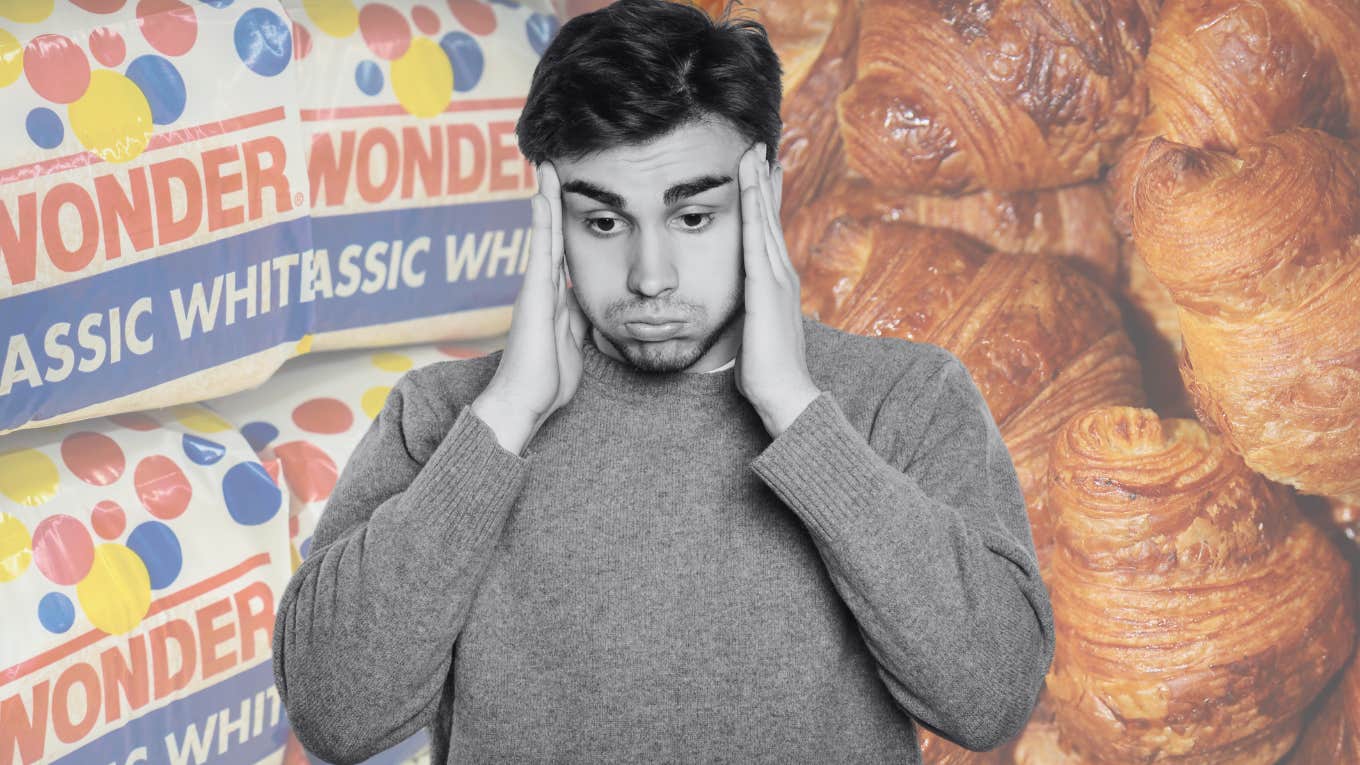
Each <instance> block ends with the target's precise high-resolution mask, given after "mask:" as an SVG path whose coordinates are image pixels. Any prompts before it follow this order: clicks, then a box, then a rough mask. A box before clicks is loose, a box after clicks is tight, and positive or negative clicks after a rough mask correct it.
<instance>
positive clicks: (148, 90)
mask: <svg viewBox="0 0 1360 765" xmlns="http://www.w3.org/2000/svg"><path fill="white" fill-rule="evenodd" d="M127 76H128V79H129V80H132V81H133V82H135V83H137V87H138V88H140V89H141V91H142V94H143V95H145V96H146V101H147V103H148V104H150V105H151V121H152V122H154V123H156V124H157V125H169V124H170V123H172V122H174V121H175V120H177V119H179V117H180V115H181V114H183V113H184V102H185V99H186V94H185V91H184V78H183V77H181V76H180V74H179V70H178V69H176V68H175V65H174V64H172V63H170V61H169V60H167V59H165V58H162V57H160V56H157V55H155V54H153V53H148V54H146V55H145V56H138V57H137V58H135V59H133V60H132V63H131V64H128V68H127Z"/></svg>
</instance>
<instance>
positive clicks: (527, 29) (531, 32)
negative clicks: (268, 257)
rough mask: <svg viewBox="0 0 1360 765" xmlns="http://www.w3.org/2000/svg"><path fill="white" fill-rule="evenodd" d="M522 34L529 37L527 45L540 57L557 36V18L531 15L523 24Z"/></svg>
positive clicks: (538, 14) (544, 14)
mask: <svg viewBox="0 0 1360 765" xmlns="http://www.w3.org/2000/svg"><path fill="white" fill-rule="evenodd" d="M524 33H525V34H527V35H528V36H529V45H530V46H532V47H533V49H534V51H535V52H536V53H538V55H540V56H542V55H543V51H545V50H547V49H548V43H550V42H552V39H553V36H554V35H556V34H557V17H556V16H551V15H549V14H546V13H534V14H531V15H530V16H529V18H528V19H526V20H525V22H524Z"/></svg>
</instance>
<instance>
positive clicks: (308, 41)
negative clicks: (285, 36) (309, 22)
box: [293, 21, 312, 61]
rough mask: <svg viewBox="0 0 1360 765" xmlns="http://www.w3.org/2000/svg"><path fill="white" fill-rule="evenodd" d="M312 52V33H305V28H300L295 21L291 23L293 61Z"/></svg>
mask: <svg viewBox="0 0 1360 765" xmlns="http://www.w3.org/2000/svg"><path fill="white" fill-rule="evenodd" d="M311 50H312V33H311V32H308V31H307V27H304V26H302V25H301V24H299V23H297V22H296V21H294V22H293V60H294V61H296V60H298V59H300V58H303V57H304V56H306V55H307V54H308V53H310V52H311Z"/></svg>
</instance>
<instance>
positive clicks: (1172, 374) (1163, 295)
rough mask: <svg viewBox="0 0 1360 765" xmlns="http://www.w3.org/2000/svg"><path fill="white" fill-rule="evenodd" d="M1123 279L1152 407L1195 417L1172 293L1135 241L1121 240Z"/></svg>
mask: <svg viewBox="0 0 1360 765" xmlns="http://www.w3.org/2000/svg"><path fill="white" fill-rule="evenodd" d="M1119 251H1120V257H1121V266H1122V267H1121V269H1120V274H1121V277H1122V283H1121V284H1120V286H1119V288H1118V295H1119V299H1120V301H1121V305H1123V306H1124V307H1125V326H1126V327H1127V328H1128V332H1129V339H1130V340H1132V341H1133V347H1134V348H1136V349H1137V351H1138V359H1139V360H1140V361H1142V362H1143V389H1144V390H1145V391H1147V396H1148V407H1149V408H1151V409H1154V410H1156V412H1157V413H1158V414H1160V415H1162V416H1164V417H1194V416H1195V409H1194V405H1193V404H1191V403H1190V394H1189V392H1188V391H1187V390H1186V389H1185V383H1184V382H1183V381H1182V380H1181V372H1180V355H1181V325H1180V322H1179V321H1178V320H1177V318H1176V303H1175V301H1173V300H1172V299H1171V293H1169V292H1167V290H1166V287H1163V286H1162V283H1161V282H1159V281H1157V278H1156V277H1154V276H1153V275H1152V274H1151V273H1150V272H1149V271H1148V268H1147V264H1146V263H1144V262H1143V259H1142V258H1140V257H1138V255H1137V254H1136V253H1135V252H1134V248H1133V243H1132V242H1130V241H1128V240H1125V239H1121V240H1120V246H1119Z"/></svg>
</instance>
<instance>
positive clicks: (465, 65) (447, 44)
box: [439, 32, 485, 93]
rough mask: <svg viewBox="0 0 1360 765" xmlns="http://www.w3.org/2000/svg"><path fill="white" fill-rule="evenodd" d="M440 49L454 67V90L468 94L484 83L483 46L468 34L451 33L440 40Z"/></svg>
mask: <svg viewBox="0 0 1360 765" xmlns="http://www.w3.org/2000/svg"><path fill="white" fill-rule="evenodd" d="M439 47H440V48H443V49H444V55H446V56H448V57H449V64H450V65H452V66H453V89H454V90H456V91H458V92H459V93H466V92H468V91H469V90H472V89H473V88H475V87H477V83H479V82H481V81H482V70H483V68H484V67H485V59H484V58H483V56H482V46H481V45H479V44H478V43H477V40H476V39H475V38H474V37H473V36H472V35H470V34H468V33H467V32H449V33H448V34H446V35H444V36H443V38H441V39H440V40H439Z"/></svg>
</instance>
